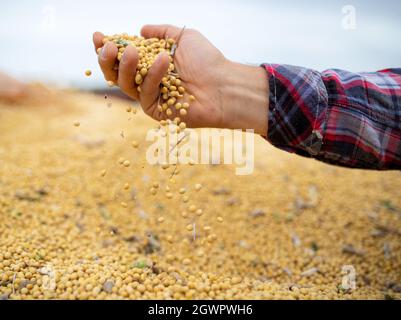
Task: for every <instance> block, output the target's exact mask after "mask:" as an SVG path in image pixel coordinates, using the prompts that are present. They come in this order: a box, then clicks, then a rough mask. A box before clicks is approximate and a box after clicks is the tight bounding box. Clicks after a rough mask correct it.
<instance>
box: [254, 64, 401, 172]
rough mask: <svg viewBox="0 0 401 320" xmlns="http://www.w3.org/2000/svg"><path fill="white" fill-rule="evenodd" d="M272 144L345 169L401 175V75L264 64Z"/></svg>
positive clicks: (398, 72)
mask: <svg viewBox="0 0 401 320" xmlns="http://www.w3.org/2000/svg"><path fill="white" fill-rule="evenodd" d="M262 66H263V67H264V68H265V69H266V71H267V74H268V78H269V85H270V94H269V95H270V97H269V100H270V104H269V119H268V121H269V124H268V133H267V139H268V140H269V141H270V142H271V143H272V144H273V145H275V146H276V147H278V148H280V149H283V150H286V151H289V152H294V153H296V154H299V155H302V156H306V157H313V158H315V159H318V160H321V161H324V162H328V163H331V164H336V165H340V166H345V167H353V168H366V169H378V170H385V169H401V69H386V70H381V71H378V72H371V73H352V72H348V71H344V70H337V69H333V70H326V71H323V72H317V71H315V70H311V69H307V68H301V67H295V66H289V65H281V64H280V65H279V64H263V65H262Z"/></svg>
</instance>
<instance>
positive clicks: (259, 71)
mask: <svg viewBox="0 0 401 320" xmlns="http://www.w3.org/2000/svg"><path fill="white" fill-rule="evenodd" d="M224 70H225V71H224V72H223V75H222V77H223V79H224V80H223V81H222V85H221V88H220V89H221V95H222V99H221V108H222V110H224V114H225V116H224V119H223V125H222V126H223V127H225V128H230V129H243V130H246V129H253V130H254V131H255V133H258V134H260V135H263V136H266V135H267V122H268V109H269V84H268V80H267V77H266V72H265V70H263V68H261V67H254V66H248V65H244V64H240V63H235V62H231V61H227V62H226V66H225V68H224Z"/></svg>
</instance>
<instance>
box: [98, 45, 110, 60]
mask: <svg viewBox="0 0 401 320" xmlns="http://www.w3.org/2000/svg"><path fill="white" fill-rule="evenodd" d="M108 45H109V44H108V42H106V44H105V45H104V46H103V48H102V52H101V53H100V58H101V59H102V60H105V59H106V47H107V46H108Z"/></svg>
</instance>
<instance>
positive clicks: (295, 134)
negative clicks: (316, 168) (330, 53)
mask: <svg viewBox="0 0 401 320" xmlns="http://www.w3.org/2000/svg"><path fill="white" fill-rule="evenodd" d="M262 66H263V67H264V69H265V70H266V72H267V76H268V80H269V88H270V89H269V91H270V92H269V102H270V103H269V116H268V117H269V119H268V132H267V140H268V141H269V142H270V143H271V144H273V145H274V146H276V147H278V148H280V149H283V150H285V151H288V152H295V153H297V154H300V155H303V156H307V157H316V156H317V155H318V154H319V152H320V151H321V149H322V145H323V137H324V127H325V123H326V116H327V105H328V96H327V90H326V87H325V85H324V82H323V80H322V78H321V75H320V73H319V72H317V71H315V70H312V69H307V68H302V67H296V66H289V65H283V64H262Z"/></svg>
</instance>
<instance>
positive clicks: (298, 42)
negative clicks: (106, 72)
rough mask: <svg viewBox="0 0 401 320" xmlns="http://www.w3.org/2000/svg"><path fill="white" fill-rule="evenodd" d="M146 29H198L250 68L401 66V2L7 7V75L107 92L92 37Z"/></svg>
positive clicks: (92, 1) (2, 60)
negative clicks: (90, 73)
mask: <svg viewBox="0 0 401 320" xmlns="http://www.w3.org/2000/svg"><path fill="white" fill-rule="evenodd" d="M147 23H152V24H157V23H169V24H174V25H177V26H180V27H182V26H184V25H185V26H186V27H188V28H195V29H198V30H199V31H201V32H202V33H203V34H204V35H205V36H206V37H207V38H209V40H211V42H212V43H213V44H214V45H215V46H216V47H218V48H219V49H220V50H221V51H222V52H223V54H224V55H225V56H226V57H227V58H229V59H231V60H235V61H237V62H241V63H249V64H255V65H258V64H260V63H263V62H269V63H285V64H292V65H299V66H304V67H310V68H314V69H317V70H320V71H322V70H324V69H328V68H340V69H347V70H350V71H354V72H359V71H374V70H378V69H382V68H387V67H401V41H400V39H401V37H400V35H401V1H398V0H392V1H391V0H382V1H377V0H376V1H371V0H365V1H362V0H350V1H348V0H347V1H338V0H332V1H317V0H305V1H289V0H279V1H277V0H276V1H262V0H254V1H252V0H248V1H239V0H220V1H218V0H213V1H212V0H202V1H191V0H186V1H184V0H182V1H180V0H145V1H138V0H130V1H127V0H125V1H124V0H114V1H103V0H86V1H71V0H69V1H67V0H66V1H64V0H43V1H42V0H19V1H15V0H13V1H10V0H2V1H1V3H0V40H1V50H0V70H2V71H5V72H8V73H10V74H12V75H14V76H16V77H18V78H20V79H23V80H26V81H28V80H39V81H43V82H46V83H55V84H57V85H60V86H66V87H67V86H74V87H80V88H92V87H99V86H103V85H104V80H103V77H102V74H101V72H100V69H99V67H98V66H97V60H96V55H95V53H94V49H93V47H92V33H93V32H94V31H96V30H99V31H102V32H103V33H105V34H114V33H122V32H127V33H129V34H138V33H139V31H140V28H141V26H142V25H144V24H147ZM86 69H91V70H92V71H93V76H92V77H91V78H86V77H85V76H84V71H85V70H86Z"/></svg>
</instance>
